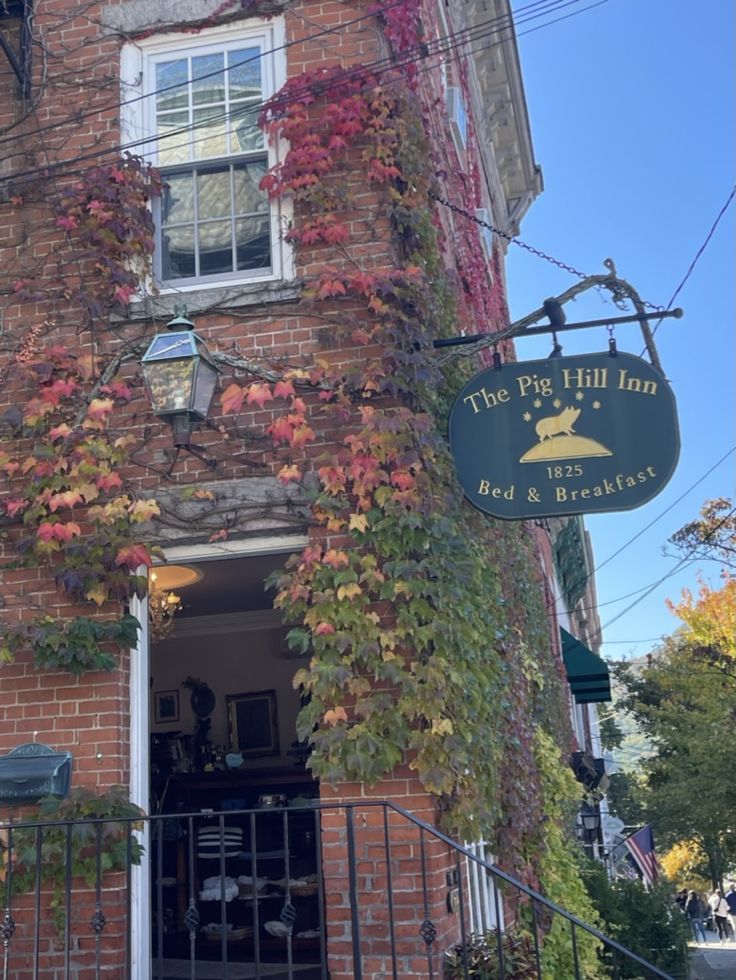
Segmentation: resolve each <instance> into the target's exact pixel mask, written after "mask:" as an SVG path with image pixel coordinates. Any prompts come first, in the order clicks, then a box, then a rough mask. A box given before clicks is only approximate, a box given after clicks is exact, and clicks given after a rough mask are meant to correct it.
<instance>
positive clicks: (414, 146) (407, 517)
mask: <svg viewBox="0 0 736 980" xmlns="http://www.w3.org/2000/svg"><path fill="white" fill-rule="evenodd" d="M378 8H380V5H377V12H378ZM418 13H419V3H418V2H416V0H412V2H408V3H406V4H402V5H396V6H393V7H391V8H390V10H388V11H385V12H384V13H382V14H381V16H380V17H379V20H380V22H381V25H382V28H383V31H384V36H385V38H386V43H388V44H390V45H391V46H392V49H393V52H394V54H395V55H397V56H398V58H397V61H398V63H399V67H397V68H396V69H395V70H394V71H393V72H389V73H386V72H384V73H382V74H381V75H380V76H379V75H378V74H376V73H375V72H374V71H371V70H368V69H365V70H360V69H359V68H357V67H356V66H352V67H351V69H350V70H349V71H346V70H344V69H341V68H325V69H319V70H317V71H313V72H309V73H306V74H304V75H300V76H298V77H296V78H292V79H291V80H290V81H289V83H287V85H286V87H285V88H284V89H283V90H282V91H281V92H280V93H278V94H277V95H276V96H275V97H274V99H273V100H272V101H271V102H270V103H269V105H268V106H267V107H266V109H265V110H264V113H263V116H262V120H261V123H262V126H263V127H264V129H265V130H266V131H267V133H268V135H269V137H272V138H273V137H277V136H278V137H279V138H281V137H283V138H285V139H287V140H288V145H289V150H288V153H287V154H286V156H285V158H284V159H283V161H282V162H281V163H280V164H279V165H278V166H277V167H276V168H274V169H273V170H272V171H271V172H270V173H269V174H268V175H267V176H266V177H265V178H264V185H263V186H264V188H265V189H266V190H267V191H268V193H269V194H270V195H272V196H273V197H274V198H281V197H288V198H289V199H290V200H291V201H293V204H294V221H293V225H292V227H291V229H290V231H289V233H288V237H289V239H290V241H291V242H292V243H293V245H294V247H295V249H296V254H297V259H302V260H303V261H304V263H305V265H306V264H308V261H309V260H311V261H313V262H314V263H315V265H318V266H319V269H320V271H319V272H317V273H315V274H314V275H313V276H312V277H311V279H310V280H309V281H308V282H307V285H306V289H305V292H304V294H303V297H302V300H301V302H300V310H299V315H302V316H306V315H309V314H311V315H313V316H314V321H315V323H319V324H321V325H324V330H325V331H326V333H327V336H328V342H327V343H326V344H325V350H326V353H325V356H324V357H323V358H316V359H315V360H314V361H312V362H310V363H305V364H303V365H301V366H294V365H290V366H288V367H285V366H284V364H283V363H281V364H271V365H269V368H268V370H266V369H265V368H264V369H262V370H259V369H258V367H256V366H254V365H253V363H252V362H248V363H247V364H246V363H245V362H244V360H243V359H242V357H241V358H240V359H239V358H238V357H236V356H234V355H232V356H230V357H229V359H228V360H227V364H228V365H229V366H230V368H231V369H234V370H233V375H232V378H231V379H230V383H229V384H227V385H226V386H225V388H224V391H223V395H222V398H221V403H220V408H221V411H222V415H223V423H222V426H221V428H220V430H219V431H220V433H221V434H223V435H227V434H228V433H227V431H226V429H225V423H226V422H227V421H228V420H232V419H237V418H239V417H241V416H242V414H243V413H244V412H246V411H249V412H253V411H255V410H266V411H268V412H269V413H270V419H271V421H270V422H269V423H268V424H267V425H265V426H261V429H262V434H265V435H266V436H268V438H269V441H270V445H271V447H272V453H271V464H269V465H271V466H272V469H271V470H268V471H269V472H273V473H274V474H275V475H277V476H278V477H279V479H280V480H281V481H282V482H283V483H285V484H294V485H296V486H299V487H300V488H301V493H302V499H303V500H304V501H305V503H306V504H307V505H308V507H309V513H310V518H311V522H312V525H313V531H312V535H311V540H310V544H309V545H308V546H307V548H306V549H305V550H304V551H303V552H302V553H301V554H299V555H297V556H295V557H294V558H293V559H292V560H291V561H290V563H289V566H288V567H287V568H286V569H285V571H284V572H283V573H281V574H279V575H278V576H276V579H275V583H276V585H277V590H278V595H277V599H276V605H277V606H278V607H279V608H280V609H282V610H283V611H284V615H285V619H286V621H288V622H289V623H295V624H297V625H295V626H294V628H292V630H291V632H290V639H291V642H292V644H293V645H294V646H295V648H297V649H301V650H302V651H304V652H308V653H309V660H308V661H307V662H306V663H305V665H304V666H303V667H302V668H301V669H300V670H299V671H298V673H297V675H296V677H295V684H296V685H297V686H298V687H299V688H300V689H301V690H302V692H303V693H304V694H305V696H306V697H305V707H304V709H303V710H302V713H301V715H300V718H299V736H300V738H307V739H310V740H311V741H312V744H313V752H312V755H311V759H310V765H311V766H312V768H313V770H314V772H315V774H316V775H318V776H319V777H320V778H322V779H324V780H326V781H327V782H330V783H335V782H340V781H344V780H349V781H352V780H361V781H367V782H372V781H376V780H379V779H380V778H381V777H382V776H384V775H385V774H387V773H390V771H391V770H392V769H393V768H394V767H395V766H396V765H397V764H398V763H400V762H401V761H402V760H403V759H405V758H406V759H408V760H409V764H410V765H411V766H412V768H413V769H414V770H415V771H416V774H417V776H418V778H419V779H420V781H421V782H422V784H423V785H424V786H425V787H426V789H427V790H428V791H429V792H431V793H432V794H434V795H435V796H436V797H437V798H438V800H439V802H440V805H441V810H442V813H443V815H444V816H443V819H444V821H445V825H446V827H447V828H448V830H450V831H451V832H453V833H455V834H458V835H461V836H464V837H466V838H468V839H477V838H478V837H481V836H486V837H487V838H489V839H491V840H494V841H495V843H496V845H497V848H498V853H500V854H503V855H504V863H505V864H506V865H507V866H509V867H513V868H514V869H515V871H516V872H517V873H519V874H520V875H521V876H522V877H523V878H524V879H525V880H527V881H528V882H529V883H530V884H532V885H534V884H537V883H538V879H539V872H540V866H539V854H540V847H541V841H542V838H543V837H544V835H545V834H546V828H545V826H544V824H543V822H542V810H543V806H544V798H545V794H544V787H543V782H544V774H545V772H546V770H545V769H544V759H543V757H544V753H541V754H540V749H539V743H538V741H537V740H536V739H537V736H536V734H535V732H536V729H537V726H538V725H542V727H544V728H546V729H547V730H553V729H557V728H559V726H560V721H559V719H560V718H564V717H565V711H566V707H565V701H564V693H563V689H562V685H561V681H560V678H559V676H558V675H557V673H556V670H555V668H554V666H553V663H552V659H551V654H550V652H549V630H548V620H547V615H546V613H547V611H546V609H545V606H544V601H543V587H542V582H541V577H540V570H539V561H538V554H537V548H536V542H535V538H534V535H533V532H532V530H531V529H530V528H528V527H527V526H525V525H520V524H500V523H498V522H495V521H491V520H488V519H487V518H485V517H482V516H481V515H479V514H478V513H476V512H475V511H472V510H471V509H470V508H469V507H468V506H467V505H466V504H464V502H463V499H462V494H461V491H460V488H459V486H458V484H457V481H456V480H455V478H454V473H453V469H452V464H451V460H450V458H449V454H448V450H447V446H446V439H445V422H446V417H447V412H448V408H449V404H450V401H451V398H452V395H453V393H454V392H455V391H457V390H458V388H459V387H460V386H461V384H462V383H463V381H464V380H465V378H466V377H467V376H468V370H469V368H468V367H467V366H462V365H459V366H446V367H444V368H441V369H440V368H439V367H438V366H437V363H436V361H435V360H434V358H433V354H432V340H433V339H434V338H436V337H440V336H448V335H450V334H453V333H456V332H457V329H458V325H463V324H472V323H476V324H477V322H479V321H484V325H485V326H489V325H493V324H495V325H496V326H497V327H501V326H502V325H504V323H503V317H504V312H505V304H504V299H503V292H502V289H501V284H500V277H499V276H496V277H495V279H493V278H492V277H490V276H489V275H488V269H487V267H486V265H485V261H484V260H481V259H480V258H479V255H480V253H481V249H480V243H479V242H477V241H476V242H475V247H473V243H472V242H471V241H470V238H469V236H470V235H476V236H477V232H476V230H475V229H474V228H472V227H470V228H464V229H463V230H462V232H460V231H458V232H457V234H456V236H455V239H454V240H453V241H451V240H450V238H449V232H448V229H447V228H445V227H444V226H442V224H441V222H440V221H439V220H438V218H437V216H436V215H434V214H433V213H432V212H431V211H430V209H429V208H428V205H427V201H428V191H429V190H430V188H431V187H432V186H433V183H434V181H435V180H436V174H435V167H434V162H433V161H434V150H433V146H432V141H433V140H434V141H439V140H443V139H446V137H445V136H444V135H443V134H441V133H439V132H438V131H436V128H435V127H436V120H435V116H434V115H433V113H432V112H430V111H429V110H428V108H427V106H428V97H427V92H426V91H425V90H424V88H423V86H425V85H426V84H427V82H426V79H422V78H420V77H419V76H418V74H417V72H416V70H415V68H414V67H413V65H412V64H407V65H406V67H404V68H401V67H400V56H401V53H402V52H404V51H406V50H408V49H410V48H411V47H412V46H413V45H414V44H416V43H417V41H418V40H419V39H420V38H421V36H422V33H423V29H422V26H421V22H420V20H419V16H418ZM447 179H448V180H449V179H451V178H450V177H447ZM464 179H465V178H464ZM474 182H476V183H477V174H475V175H473V173H471V174H470V176H469V177H468V178H467V180H466V181H465V187H466V189H467V187H468V186H470V187H471V188H472V187H474V186H475V183H474ZM158 193H160V183H159V181H158V178H157V176H156V174H155V173H154V172H152V171H150V170H148V169H147V168H146V167H144V166H143V165H142V164H140V163H139V162H138V161H135V160H133V159H132V158H129V159H126V160H124V161H120V162H118V163H116V164H115V165H112V166H107V167H102V168H95V169H94V170H92V171H90V172H89V173H87V174H86V175H85V176H84V177H83V179H82V180H81V181H79V182H77V183H76V184H75V185H74V186H72V187H70V188H68V189H66V190H65V191H64V193H63V194H61V195H60V196H59V195H57V196H56V197H55V199H54V215H55V222H56V228H57V230H58V231H60V232H63V233H64V235H65V246H64V247H65V249H66V250H67V251H66V252H65V253H64V254H65V255H68V257H69V262H68V263H67V266H66V268H67V270H69V269H71V270H72V271H71V272H69V271H67V275H66V276H61V277H59V278H58V280H53V281H51V280H50V281H49V282H47V283H46V284H45V285H39V282H38V281H37V280H36V279H35V278H32V277H29V276H25V277H19V279H18V280H17V282H16V284H15V286H14V290H15V292H16V295H17V298H18V301H19V302H23V301H24V302H26V303H35V304H39V305H42V304H44V303H45V304H46V306H47V307H48V308H49V310H51V311H53V310H55V309H58V307H59V305H60V304H62V303H67V304H68V303H72V304H73V306H74V308H75V309H77V310H79V311H80V319H81V321H82V325H81V326H80V338H81V331H82V327H85V329H86V330H87V333H86V334H85V336H84V338H83V339H80V344H79V349H78V350H70V349H68V348H64V349H62V348H60V347H58V346H53V345H49V344H48V343H46V341H45V336H46V334H47V333H51V332H53V331H54V330H56V329H58V328H59V326H60V325H62V324H61V321H60V320H59V319H58V318H57V319H55V315H54V314H53V312H50V313H49V314H48V315H47V318H46V320H45V321H44V324H43V325H42V326H41V327H34V328H31V329H30V330H29V331H28V332H27V334H26V335H25V337H24V338H23V340H22V342H21V343H20V344H19V345H18V346H17V348H16V349H15V350H14V351H13V353H12V357H11V358H10V361H9V365H8V376H9V377H10V379H11V381H12V384H13V385H14V386H15V390H17V391H18V392H24V393H25V394H26V400H25V404H23V402H22V400H21V399H20V398H19V399H18V404H19V405H21V404H23V407H22V408H18V409H16V410H10V411H8V412H6V413H5V417H4V420H3V421H4V437H3V440H2V443H0V470H2V472H3V473H4V475H5V476H6V478H7V484H6V489H5V490H4V491H3V493H2V498H1V508H2V509H1V511H0V513H2V515H3V521H4V523H5V525H6V529H7V530H6V533H7V544H8V546H9V547H10V548H12V551H11V552H10V553H11V554H12V556H13V557H12V560H11V561H10V563H9V565H7V566H6V567H10V566H13V565H14V566H16V567H17V566H22V565H30V564H41V565H43V566H44V567H45V568H47V569H48V571H49V573H50V575H51V576H52V577H53V579H54V581H55V583H56V586H57V588H58V589H59V590H60V591H62V592H63V593H65V594H66V595H67V597H68V598H69V599H70V600H71V601H72V602H73V603H74V604H75V605H73V606H70V607H69V612H68V615H65V616H64V617H63V619H62V621H61V622H59V621H49V618H48V615H47V613H46V612H45V611H41V612H39V614H38V615H36V616H35V618H33V619H32V620H31V621H29V622H25V623H24V624H23V625H22V626H20V625H17V624H13V623H6V624H5V628H4V630H3V640H2V648H1V649H0V657H2V658H4V659H9V658H11V657H13V656H15V655H16V654H17V652H18V651H20V650H21V649H24V648H28V647H30V649H31V650H32V651H33V654H34V657H35V662H36V665H37V666H39V667H41V666H43V667H51V668H54V669H60V668H63V669H69V670H72V671H81V670H84V669H109V668H110V667H112V666H113V665H114V663H115V662H116V660H115V658H114V657H112V656H111V653H110V644H111V643H112V644H115V643H117V644H118V645H119V646H120V647H121V648H124V647H125V646H127V645H129V644H130V643H131V632H130V631H131V629H134V628H135V624H134V623H131V617H129V616H126V615H121V613H120V608H121V603H125V602H126V601H127V600H128V599H129V598H130V597H132V596H133V595H139V596H140V595H143V594H144V592H145V587H146V583H145V580H144V579H143V578H141V577H140V576H139V575H138V569H139V568H140V566H141V565H143V566H146V565H150V563H151V561H152V558H153V555H154V553H155V548H154V545H153V543H152V541H153V536H152V532H151V529H150V523H149V522H150V521H151V519H152V518H156V517H157V518H159V519H161V520H163V519H164V518H165V515H164V514H163V513H162V508H161V507H160V506H159V504H157V503H156V502H155V501H154V500H153V499H151V498H150V497H149V498H141V497H140V496H137V495H136V494H135V493H134V492H133V490H132V489H131V486H132V484H131V483H130V481H129V480H128V479H127V476H128V475H129V474H130V473H131V471H133V470H134V469H135V467H136V466H140V465H141V464H140V463H139V459H140V451H141V448H142V449H143V450H145V433H144V434H143V435H141V434H140V433H137V434H135V435H134V434H132V433H131V431H129V430H130V429H131V428H132V427H133V425H132V423H133V406H134V405H136V399H137V398H139V396H140V390H139V387H138V388H137V387H136V384H137V382H136V380H135V379H134V378H132V375H131V365H132V363H133V362H134V361H135V360H136V358H139V356H140V353H141V352H142V349H143V347H144V343H145V338H144V337H143V336H134V337H133V338H132V339H131V338H130V337H129V336H128V335H124V333H123V332H121V331H120V329H119V328H118V327H117V326H115V319H114V318H115V317H116V316H117V317H118V318H119V317H120V314H121V312H124V304H125V303H126V302H127V301H128V300H129V299H130V297H131V295H132V294H133V291H135V290H136V289H137V286H138V283H139V281H140V278H141V276H143V275H144V274H145V271H146V269H147V267H148V263H149V260H150V256H151V251H152V247H153V241H152V229H151V226H150V215H149V210H148V204H149V202H150V200H151V198H152V197H154V196H155V195H156V194H158ZM366 195H368V198H369V203H368V204H366ZM358 198H360V199H358ZM366 208H368V210H369V211H370V212H371V213H372V214H373V215H374V216H375V233H376V240H377V241H381V242H385V243H386V245H387V248H386V251H385V252H381V253H379V252H377V253H376V256H377V257H374V256H371V255H368V256H367V257H366V255H365V253H364V252H361V250H360V247H359V246H360V245H362V244H363V242H362V241H361V240H360V238H359V237H358V238H357V239H356V231H355V227H356V225H357V226H359V227H360V229H361V231H363V232H364V231H365V213H366ZM458 242H460V244H459V245H458ZM458 250H459V251H458ZM451 253H452V254H460V255H461V256H462V257H463V259H464V260H463V267H462V270H461V271H462V276H460V277H459V276H458V273H457V269H456V268H453V264H452V263H450V262H447V261H446V258H447V257H448V256H449V255H450V254H451ZM307 256H308V257H309V260H308V259H307V258H306V257H307ZM465 257H466V258H467V260H465ZM489 320H490V324H489V322H488V321H489ZM66 329H67V331H69V324H68V322H67V324H66ZM103 333H104V335H105V336H104V343H103V339H102V335H103ZM356 349H357V351H358V353H357V356H356ZM335 353H337V354H342V356H340V357H336V356H330V355H333V354H335ZM103 354H104V356H103ZM243 373H246V374H247V381H246V382H245V383H243V381H242V374H243ZM28 395H30V397H28ZM318 434H319V438H318ZM212 438H216V435H213V436H212ZM222 441H223V445H224V446H227V441H226V440H225V439H224V438H223V440H222ZM320 453H321V455H320ZM274 459H278V463H273V460H274ZM228 472H231V471H228ZM198 475H199V474H198V473H197V471H195V476H194V477H193V478H190V480H191V479H193V481H194V482H195V483H196V480H197V476H198ZM226 475H227V473H226ZM187 492H188V493H190V494H191V492H192V491H191V487H190V488H189V490H186V489H185V490H184V491H183V494H186V493H187ZM195 492H196V491H195ZM207 494H210V495H211V496H214V495H213V494H212V491H207ZM208 499H209V498H207V496H206V494H203V495H202V496H201V500H202V502H203V503H206V502H207V500H208ZM214 506H215V502H214V501H213V507H214ZM232 530H233V529H230V531H228V532H226V531H225V530H223V531H222V532H221V535H224V534H225V533H232ZM234 530H235V531H237V527H235V528H234ZM216 536H217V535H216ZM90 603H91V604H92V606H93V607H94V608H93V611H92V613H91V615H90V613H89V610H88V609H87V610H85V612H83V613H80V612H79V611H78V609H77V606H78V605H79V604H82V605H86V606H89V604H90ZM95 610H97V611H96V612H95ZM544 758H546V757H544ZM540 760H541V761H540Z"/></svg>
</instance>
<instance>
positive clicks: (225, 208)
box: [124, 22, 284, 290]
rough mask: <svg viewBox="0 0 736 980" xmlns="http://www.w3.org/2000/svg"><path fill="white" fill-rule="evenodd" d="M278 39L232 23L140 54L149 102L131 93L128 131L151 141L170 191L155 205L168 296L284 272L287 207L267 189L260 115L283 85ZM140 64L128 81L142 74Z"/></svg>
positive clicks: (155, 43) (273, 31) (273, 29)
mask: <svg viewBox="0 0 736 980" xmlns="http://www.w3.org/2000/svg"><path fill="white" fill-rule="evenodd" d="M278 34H279V25H278V23H277V22H273V23H272V24H269V25H268V26H263V25H261V26H259V28H258V29H257V30H245V29H242V28H240V29H236V28H234V27H232V26H231V27H228V28H215V29H213V30H211V31H206V32H203V33H202V34H201V35H199V36H198V37H197V38H195V39H192V38H191V37H189V36H182V35H176V36H171V35H169V36H167V37H165V38H158V39H156V38H151V39H150V40H149V41H144V42H143V43H142V44H141V46H140V47H137V48H136V49H135V50H136V52H137V58H138V60H139V65H140V68H139V71H140V74H139V75H138V77H139V78H142V94H143V96H144V98H143V99H139V100H137V101H136V100H134V97H132V95H131V89H130V88H128V89H127V91H126V94H125V100H126V101H127V102H128V105H129V106H130V109H131V110H132V111H131V112H129V113H128V116H129V119H128V122H129V125H128V127H127V130H128V132H133V133H136V132H137V133H140V134H142V135H143V139H144V140H145V144H144V151H143V153H144V154H145V155H146V156H147V157H148V159H150V160H151V162H152V163H154V164H155V165H156V166H157V167H158V168H159V170H160V171H161V174H162V177H163V180H164V184H165V189H164V193H163V196H162V198H161V199H160V200H159V201H157V202H155V205H154V218H155V223H156V231H157V237H156V253H155V258H154V273H155V277H156V280H157V281H158V283H159V285H160V286H162V287H163V288H164V289H166V287H169V288H175V289H177V290H181V289H182V288H184V289H187V288H202V287H203V286H207V285H209V284H212V285H219V284H226V285H230V284H234V283H238V282H247V281H252V280H254V279H256V280H257V279H273V278H278V277H281V276H282V275H283V271H284V270H283V260H282V255H281V251H282V248H283V245H282V242H281V229H280V223H279V214H278V208H277V205H276V204H274V203H272V202H270V201H269V199H268V195H267V194H266V193H265V192H263V191H261V190H260V188H259V184H260V181H261V178H262V177H263V176H264V174H265V173H266V171H267V169H268V168H269V167H270V166H271V165H272V164H273V163H274V162H275V160H276V151H275V148H274V147H269V146H267V141H266V140H265V138H264V134H263V133H262V132H261V130H260V128H259V127H258V115H259V113H260V110H261V106H262V104H263V101H264V100H265V99H267V98H269V96H270V95H272V94H273V92H274V91H275V90H276V89H277V88H278V87H279V86H280V84H281V82H282V78H281V77H278V75H279V72H280V71H282V70H283V69H282V65H281V64H280V63H278V64H277V57H276V54H277V52H276V50H275V49H276V48H278V47H279V45H280V43H281V39H280V37H279V36H278ZM129 47H130V48H132V47H133V46H132V45H131V46H129ZM131 60H132V61H134V60H135V55H133V57H132V58H131V56H129V57H128V65H127V69H128V70H127V73H126V70H125V69H126V63H125V60H124V77H126V74H127V77H128V78H134V77H135V74H134V72H133V71H131V69H134V67H135V66H134V65H133V64H131V63H130V62H131ZM139 91H140V90H139ZM124 135H125V134H124ZM133 139H134V140H135V136H134V137H133Z"/></svg>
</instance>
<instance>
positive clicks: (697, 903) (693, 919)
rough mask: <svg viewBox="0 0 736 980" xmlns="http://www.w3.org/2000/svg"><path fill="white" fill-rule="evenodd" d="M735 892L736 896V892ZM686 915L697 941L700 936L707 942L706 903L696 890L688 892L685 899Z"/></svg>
mask: <svg viewBox="0 0 736 980" xmlns="http://www.w3.org/2000/svg"><path fill="white" fill-rule="evenodd" d="M734 894H735V897H736V893H734ZM685 915H687V917H688V920H689V922H690V929H691V930H692V933H693V939H694V940H695V942H697V941H698V936H700V938H701V939H702V941H703V942H704V943H707V942H708V937H707V936H706V934H705V926H704V925H703V919H704V918H705V903H704V902H703V900H702V898H701V897H700V895H698V893H697V892H696V891H689V892H688V893H687V898H686V899H685Z"/></svg>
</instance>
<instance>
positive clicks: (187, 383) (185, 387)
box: [145, 359, 194, 415]
mask: <svg viewBox="0 0 736 980" xmlns="http://www.w3.org/2000/svg"><path fill="white" fill-rule="evenodd" d="M145 371H146V379H147V381H148V388H149V391H150V392H151V406H152V408H153V410H154V412H155V413H156V414H157V415H172V414H176V413H177V412H186V411H188V410H189V400H190V398H191V394H192V383H193V380H194V361H193V360H190V359H187V360H179V361H161V362H159V363H152V364H147V365H146V368H145Z"/></svg>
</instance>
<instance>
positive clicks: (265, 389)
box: [245, 381, 273, 408]
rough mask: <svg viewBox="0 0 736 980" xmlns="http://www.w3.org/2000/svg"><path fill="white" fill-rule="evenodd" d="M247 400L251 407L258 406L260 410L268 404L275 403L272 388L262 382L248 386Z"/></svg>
mask: <svg viewBox="0 0 736 980" xmlns="http://www.w3.org/2000/svg"><path fill="white" fill-rule="evenodd" d="M245 400H246V401H247V402H248V404H249V405H258V407H259V408H263V406H264V405H265V403H266V402H272V401H273V394H272V392H271V386H270V385H267V384H264V383H262V382H260V381H256V382H254V383H253V384H252V385H249V386H248V394H247V396H246V399H245Z"/></svg>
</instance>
